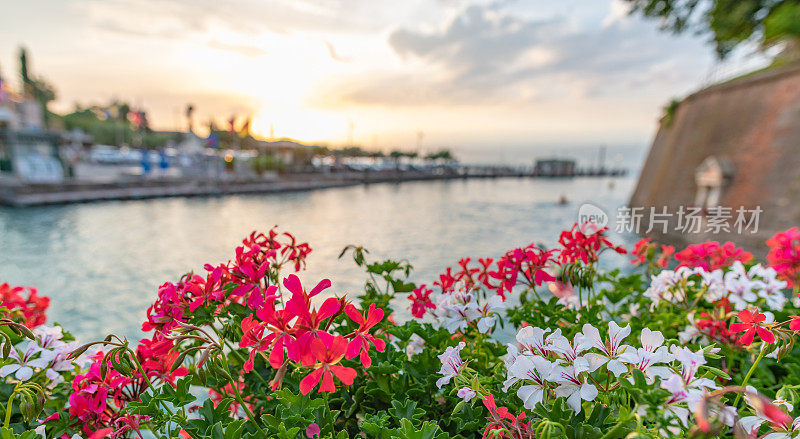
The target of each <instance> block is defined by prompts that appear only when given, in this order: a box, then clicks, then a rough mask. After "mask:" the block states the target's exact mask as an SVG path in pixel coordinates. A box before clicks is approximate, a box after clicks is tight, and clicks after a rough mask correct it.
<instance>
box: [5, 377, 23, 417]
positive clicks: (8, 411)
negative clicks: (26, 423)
mask: <svg viewBox="0 0 800 439" xmlns="http://www.w3.org/2000/svg"><path fill="white" fill-rule="evenodd" d="M21 382H22V381H20V382H19V383H17V385H16V386H14V391H13V392H11V396H9V397H8V403H7V404H6V419H5V422H4V423H3V428H8V426H9V425H11V407H12V405H13V404H14V397H15V396H17V389H19V385H20V383H21Z"/></svg>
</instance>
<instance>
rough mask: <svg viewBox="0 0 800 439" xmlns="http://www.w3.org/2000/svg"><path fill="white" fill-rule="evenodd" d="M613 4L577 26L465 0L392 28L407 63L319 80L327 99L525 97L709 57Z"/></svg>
mask: <svg viewBox="0 0 800 439" xmlns="http://www.w3.org/2000/svg"><path fill="white" fill-rule="evenodd" d="M614 4H615V3H612V4H611V6H610V12H609V13H608V15H607V16H606V19H605V20H598V21H597V22H596V23H594V25H593V26H590V27H585V28H582V29H581V28H577V29H576V28H575V26H573V25H572V23H570V21H569V20H568V17H559V16H553V17H550V18H546V19H541V18H540V19H531V18H526V17H524V16H522V15H520V14H516V15H515V14H512V13H509V12H507V11H506V10H505V9H504V6H503V5H502V4H499V3H491V4H473V5H470V6H467V7H465V8H463V9H461V11H460V13H458V14H457V15H455V16H454V17H453V18H451V19H450V20H449V21H447V22H445V23H444V24H443V25H439V26H435V27H432V28H430V27H429V28H427V29H419V28H416V29H412V28H408V27H402V28H398V29H396V30H394V31H393V32H391V33H390V35H389V37H388V44H389V46H390V48H391V49H392V50H393V51H394V52H395V54H396V55H397V56H398V57H399V58H400V59H401V60H403V62H404V63H405V64H406V65H409V66H411V65H414V66H415V68H413V69H411V68H410V69H409V71H407V72H403V73H396V72H393V73H387V72H380V71H377V72H371V73H370V74H364V75H361V76H359V77H357V78H350V79H348V78H338V79H337V80H334V81H331V82H330V83H329V84H327V85H326V87H324V92H325V93H327V95H326V97H325V98H324V100H325V101H326V102H333V103H334V105H336V103H338V104H340V105H350V104H373V105H374V104H385V105H397V104H399V105H417V104H426V103H427V104H432V103H438V104H464V103H468V102H473V103H475V104H491V103H495V102H496V103H501V102H531V101H541V100H546V99H558V98H565V97H572V98H592V97H597V96H603V95H609V94H614V93H636V91H637V90H638V91H639V92H641V91H642V90H647V89H648V88H652V87H654V86H658V85H659V84H663V83H662V81H661V80H664V79H667V78H668V79H670V80H673V81H678V82H679V83H682V82H691V81H693V80H695V78H696V75H697V73H696V72H697V70H698V67H699V66H700V65H705V64H704V63H705V62H706V60H707V56H706V55H705V48H703V47H702V46H701V44H699V43H698V42H697V41H689V39H687V38H684V39H670V37H668V36H665V35H663V34H659V33H658V32H657V30H656V29H655V28H654V26H652V24H651V23H644V22H640V21H635V20H632V19H624V18H622V15H624V10H623V9H622V8H621V7H619V6H614ZM665 65H670V66H672V67H674V70H669V69H666V70H665V69H664V66H665ZM676 72H679V74H677V75H676Z"/></svg>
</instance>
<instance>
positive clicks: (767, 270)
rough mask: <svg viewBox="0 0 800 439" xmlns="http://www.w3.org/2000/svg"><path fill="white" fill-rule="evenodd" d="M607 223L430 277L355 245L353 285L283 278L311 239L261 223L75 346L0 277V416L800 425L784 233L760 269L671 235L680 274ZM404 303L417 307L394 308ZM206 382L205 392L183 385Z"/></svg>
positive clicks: (251, 431) (528, 426)
mask: <svg viewBox="0 0 800 439" xmlns="http://www.w3.org/2000/svg"><path fill="white" fill-rule="evenodd" d="M605 232H606V229H598V228H595V227H592V225H590V224H588V225H587V224H585V225H583V226H580V227H579V226H578V225H577V224H576V225H575V226H573V227H572V228H571V229H570V230H566V231H564V232H563V233H562V234H561V235H560V239H559V244H558V246H556V247H555V248H554V249H552V250H546V249H543V248H541V247H539V246H536V245H533V244H531V245H528V246H526V247H520V248H516V249H512V250H510V251H508V252H505V253H504V254H502V256H500V257H498V258H496V259H494V258H482V259H477V260H475V261H473V260H471V259H469V258H464V259H461V260H460V261H459V262H458V264H457V267H455V268H448V269H446V271H445V273H444V274H442V275H440V276H439V278H438V280H437V281H436V282H434V283H433V284H430V283H428V284H427V285H433V286H434V288H428V287H427V286H426V285H425V284H423V285H416V284H414V283H413V282H412V281H411V280H410V276H411V275H410V272H411V270H412V268H411V265H410V263H406V262H404V261H403V262H397V261H393V260H387V261H378V262H374V263H368V262H366V256H365V255H366V254H367V252H366V250H364V249H363V248H361V247H356V246H349V247H348V248H349V249H350V250H351V251H352V252H353V256H354V261H355V262H356V264H357V265H359V266H361V267H364V268H365V269H366V270H367V273H368V277H369V280H367V283H366V285H365V288H364V294H363V295H360V296H356V297H355V298H353V299H352V301H351V300H348V299H347V298H345V297H337V296H333V295H331V294H330V293H329V291H330V288H331V286H332V284H331V281H330V280H328V279H324V280H322V281H321V282H318V283H316V284H310V285H308V286H309V287H311V286H312V285H313V288H306V287H304V286H303V284H302V283H301V281H300V278H299V277H298V276H297V275H296V274H293V272H297V271H299V270H302V269H303V268H304V265H305V258H306V256H307V255H308V252H309V251H310V247H309V246H308V245H307V244H305V243H300V242H298V241H297V240H296V239H295V238H294V237H293V236H292V235H289V234H281V233H278V232H277V231H276V230H274V229H273V230H272V231H270V232H269V233H266V234H258V233H253V234H251V235H250V236H249V237H247V238H246V239H245V240H243V241H242V245H240V246H239V247H237V248H236V250H235V253H234V255H233V257H232V258H231V259H230V260H229V261H228V262H227V263H224V264H218V265H206V266H205V267H204V269H203V271H202V272H200V273H189V274H187V275H185V276H183V277H181V278H180V279H179V280H177V281H176V282H169V283H165V284H164V285H162V286H161V287H160V288H159V290H158V297H157V299H156V302H155V303H154V304H153V306H152V307H150V309H149V310H148V312H147V319H146V321H145V322H144V323H143V325H142V327H143V329H145V330H146V331H148V332H149V334H148V335H147V337H146V338H143V339H141V340H139V341H138V343H136V345H132V344H131V345H129V343H128V341H127V340H123V339H121V338H119V337H116V336H113V335H112V336H109V337H107V338H106V339H105V340H103V341H98V342H93V343H89V344H85V345H82V346H80V347H77V348H76V347H75V345H74V343H73V341H72V338H71V337H70V336H69V334H68V333H67V332H64V331H62V330H61V328H60V327H57V326H55V327H49V326H45V325H42V323H44V310H45V309H46V303H47V302H46V298H42V297H40V296H38V295H37V294H36V293H35V291H32V290H26V289H20V288H19V287H15V288H11V287H8V286H4V287H3V288H2V289H0V292H2V293H3V297H4V305H5V306H6V307H7V308H8V309H11V312H9V313H8V315H7V316H4V318H3V319H0V320H2V321H0V326H6V327H5V328H0V329H2V331H0V342H2V346H0V349H1V350H2V351H3V359H2V362H0V375H2V377H3V378H4V379H5V385H4V386H0V393H3V394H2V395H0V396H2V398H3V400H4V401H8V402H7V403H6V404H5V405H4V409H5V413H6V415H5V416H4V418H5V419H4V420H3V421H2V422H3V431H5V432H8V433H9V434H10V438H16V439H30V438H32V437H40V436H41V437H60V438H62V439H65V438H70V439H82V438H90V439H95V438H98V439H99V438H101V437H111V438H119V439H130V438H133V437H150V436H151V433H152V436H155V437H181V438H183V439H189V438H191V439H200V438H204V437H216V436H219V435H220V434H223V433H224V434H223V435H231V434H233V435H235V436H242V437H297V436H302V435H303V434H305V437H309V438H313V437H345V436H347V437H417V436H419V437H477V436H479V435H481V434H482V435H483V437H484V438H490V437H494V438H497V437H503V438H513V439H530V438H539V437H563V436H568V437H571V436H575V437H579V436H580V437H584V436H585V437H608V438H611V437H638V438H656V437H659V438H661V437H723V438H726V439H727V438H733V437H737V438H751V439H755V438H767V439H797V438H798V437H800V417H795V416H793V415H792V411H793V410H794V404H795V403H796V401H797V400H798V398H800V393H798V383H797V382H796V381H797V380H796V377H795V375H796V371H797V370H800V360H798V358H800V355H797V354H798V349H800V348H798V346H799V345H798V343H797V342H798V341H800V309H799V308H798V306H800V301H797V300H788V295H787V293H788V291H787V290H786V288H787V287H788V286H789V284H790V283H792V282H793V281H794V277H795V274H796V272H794V271H793V270H794V268H793V264H794V262H793V258H794V256H793V254H792V253H791V250H788V249H790V248H794V246H795V243H794V242H793V240H794V239H795V238H792V237H791V236H784V235H791V232H792V231H791V230H790V231H787V232H782V234H779V236H777V237H776V238H773V240H771V242H772V243H773V244H775V246H776V247H777V246H782V248H784V250H782V251H781V252H778V253H776V254H779V257H775V258H773V259H771V260H770V263H771V265H770V266H764V265H760V264H756V263H753V262H750V259H751V256H750V255H749V254H748V253H746V252H744V251H743V250H741V249H738V248H736V247H735V246H734V245H733V244H731V243H726V244H724V245H720V244H718V243H705V244H700V245H694V246H690V247H688V248H687V249H685V250H683V251H681V252H678V255H679V256H676V259H677V261H678V262H679V266H678V267H677V268H675V269H674V270H669V269H666V268H667V267H668V266H669V264H668V259H669V257H670V255H671V254H672V253H673V249H672V248H670V247H669V246H661V245H659V244H657V243H655V242H652V241H651V240H648V239H645V240H641V241H639V242H638V243H637V244H636V245H635V246H634V248H633V251H632V253H633V255H634V261H633V262H634V264H633V265H635V266H636V267H638V268H636V267H633V268H632V267H627V268H628V269H627V270H618V269H612V270H608V264H606V262H607V261H605V260H603V261H600V257H601V255H602V254H605V253H613V252H617V253H624V252H625V250H624V249H622V248H621V247H618V246H615V245H614V244H612V243H611V242H610V241H609V239H608V238H607V237H605V235H604V233H605ZM617 259H619V258H617ZM286 271H288V273H286ZM545 284H546V288H542V287H543V286H545ZM437 290H438V291H437ZM548 290H549V293H551V294H548ZM26 292H27V298H25V297H26V295H25V293H26ZM551 295H552V297H551ZM398 299H403V300H400V301H398ZM397 303H403V304H404V305H406V306H410V311H411V315H412V316H413V319H411V320H409V321H406V322H403V321H395V320H394V318H393V315H398V314H396V313H395V310H394V309H393V308H392V307H393V305H394V304H397ZM31 304H33V305H31ZM645 309H647V310H648V311H647V312H644V311H643V310H645ZM26 310H27V315H26ZM36 310H38V311H36ZM37 312H40V313H41V316H37ZM417 319H423V320H422V321H419V320H417ZM22 322H25V323H26V324H28V325H29V326H36V327H35V328H34V329H32V330H31V329H29V327H28V326H25V325H24V324H22ZM687 322H688V326H687ZM501 328H502V329H503V330H501ZM509 330H510V331H513V332H506V331H509ZM506 339H512V340H513V341H512V343H504V341H505V340H506ZM501 341H502V342H501ZM96 345H99V346H100V347H99V349H100V350H99V351H97V352H94V353H90V354H86V352H90V351H89V349H90V348H92V346H96ZM96 348H97V347H96ZM437 356H438V361H437ZM437 372H438V373H437ZM752 386H757V387H759V390H758V391H757V390H756V389H755V388H754V387H752ZM198 391H207V392H208V394H209V396H210V397H209V398H208V399H207V400H205V401H202V402H197V403H195V401H197V393H198ZM759 392H763V394H762V393H759ZM742 397H743V398H744V401H742ZM148 431H149V432H148ZM23 432H24V433H23Z"/></svg>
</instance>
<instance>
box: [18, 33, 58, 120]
mask: <svg viewBox="0 0 800 439" xmlns="http://www.w3.org/2000/svg"><path fill="white" fill-rule="evenodd" d="M19 76H20V79H21V80H22V87H23V89H24V91H25V93H27V94H28V95H30V96H31V97H33V98H34V99H35V100H36V101H37V102H38V103H39V105H40V106H41V107H42V115H43V116H44V121H45V124H46V123H47V120H48V118H49V116H50V115H49V113H48V111H47V104H48V102H50V101H52V100H54V99H55V98H56V90H55V88H54V87H53V86H52V85H50V84H49V83H48V82H47V81H45V80H44V79H42V78H36V77H33V76H32V75H31V73H30V69H29V67H28V52H27V50H26V49H25V48H24V47H20V49H19Z"/></svg>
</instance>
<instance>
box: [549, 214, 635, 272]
mask: <svg viewBox="0 0 800 439" xmlns="http://www.w3.org/2000/svg"><path fill="white" fill-rule="evenodd" d="M606 231H608V227H602V228H598V227H596V226H594V225H593V224H591V223H585V224H582V225H579V224H578V223H575V224H574V225H573V226H572V228H571V229H569V230H564V231H563V232H561V236H559V238H558V243H559V245H560V246H561V249H560V252H559V254H558V259H559V261H560V262H561V263H575V262H578V261H581V262H583V263H584V264H589V263H593V262H597V261H598V259H599V258H600V254H601V253H602V252H603V251H605V250H613V251H615V252H617V253H620V254H625V253H627V252H628V251H627V250H626V249H625V248H624V247H622V246H616V245H614V244H612V243H611V241H609V239H608V238H607V237H606V236H605V232H606Z"/></svg>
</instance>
